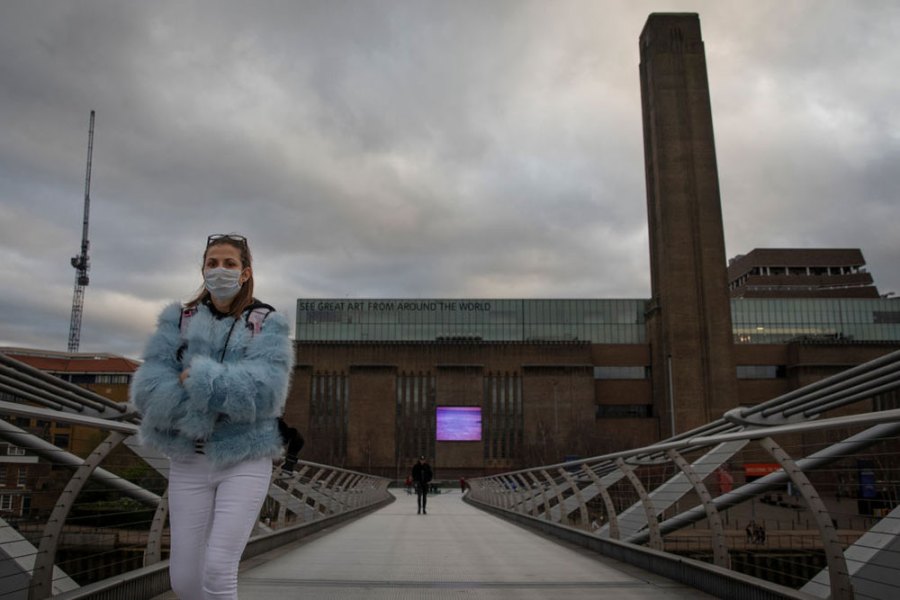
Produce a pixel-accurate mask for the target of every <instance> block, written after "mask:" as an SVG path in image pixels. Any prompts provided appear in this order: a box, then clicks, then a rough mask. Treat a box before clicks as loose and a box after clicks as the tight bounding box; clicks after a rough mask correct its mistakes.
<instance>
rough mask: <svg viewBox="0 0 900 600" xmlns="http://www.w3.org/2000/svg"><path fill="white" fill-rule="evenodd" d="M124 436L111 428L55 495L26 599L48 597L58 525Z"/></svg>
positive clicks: (62, 521) (58, 530)
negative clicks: (92, 474) (59, 492)
mask: <svg viewBox="0 0 900 600" xmlns="http://www.w3.org/2000/svg"><path fill="white" fill-rule="evenodd" d="M127 437H128V435H127V434H124V433H119V432H118V431H113V432H112V433H110V434H109V435H108V436H107V437H106V439H105V440H103V441H102V442H100V444H98V445H97V447H96V448H94V451H93V452H91V455H90V456H88V457H87V460H85V461H84V463H83V464H82V465H81V466H80V467H78V468H77V469H76V470H75V474H74V475H72V478H71V479H70V480H69V483H67V484H66V488H65V489H64V490H63V491H62V494H60V495H59V499H58V500H57V501H56V506H54V507H53V512H52V513H50V518H49V519H47V527H46V528H45V529H44V535H43V537H41V545H40V547H39V548H38V555H37V558H36V559H35V561H34V572H33V573H32V576H31V586H30V587H29V589H28V600H43V599H44V598H49V597H50V596H51V595H52V593H53V588H52V585H51V582H52V579H53V563H54V562H55V561H56V548H57V546H58V545H59V539H60V537H61V536H62V528H63V525H64V524H65V522H66V517H67V516H68V515H69V511H70V510H72V506H73V505H74V504H75V499H76V498H77V497H78V493H79V492H80V491H81V488H83V487H84V484H85V483H87V481H88V479H89V478H90V476H91V473H93V472H94V469H96V468H97V467H98V466H100V463H101V462H103V459H104V458H106V457H107V456H108V455H109V453H110V452H112V451H113V449H115V447H116V446H118V445H119V444H120V443H121V442H122V440H124V439H125V438H127Z"/></svg>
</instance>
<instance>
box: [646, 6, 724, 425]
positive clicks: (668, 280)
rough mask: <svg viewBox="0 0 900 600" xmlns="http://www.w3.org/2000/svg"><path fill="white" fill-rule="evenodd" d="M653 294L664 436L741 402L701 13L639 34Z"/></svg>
mask: <svg viewBox="0 0 900 600" xmlns="http://www.w3.org/2000/svg"><path fill="white" fill-rule="evenodd" d="M640 52H641V65H640V73H641V99H642V108H643V121H644V164H645V169H646V179H647V182H646V184H647V215H648V220H649V230H650V273H651V287H652V299H651V301H650V304H649V307H648V314H647V330H648V338H649V340H650V343H651V347H652V353H653V375H652V376H653V396H654V409H655V410H656V414H658V415H659V416H660V434H661V436H662V437H664V438H665V437H668V436H669V435H672V434H673V433H681V432H684V431H687V430H690V429H693V428H695V427H699V426H700V425H703V424H705V423H708V422H709V421H711V420H713V419H716V418H718V417H719V416H721V415H722V413H723V412H725V411H726V410H728V409H729V408H733V407H734V406H736V405H737V402H738V399H737V376H736V372H735V363H734V350H733V340H732V331H731V306H730V301H729V295H728V277H727V273H726V260H725V234H724V231H723V227H722V207H721V202H720V198H719V178H718V171H717V166H716V149H715V141H714V139H713V123H712V110H711V108H710V99H709V81H708V79H707V75H706V55H705V52H704V49H703V39H702V37H701V35H700V18H699V17H698V16H697V15H696V14H693V13H673V14H665V13H654V14H651V15H650V17H649V18H648V19H647V23H646V25H645V26H644V30H643V32H641V36H640Z"/></svg>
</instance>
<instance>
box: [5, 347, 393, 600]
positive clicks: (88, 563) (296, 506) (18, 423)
mask: <svg viewBox="0 0 900 600" xmlns="http://www.w3.org/2000/svg"><path fill="white" fill-rule="evenodd" d="M136 433H137V424H136V418H135V415H129V414H127V412H126V407H125V406H124V405H121V404H116V403H114V402H111V401H109V400H107V399H105V398H103V397H101V396H98V395H96V394H93V393H92V392H89V391H87V390H84V389H82V388H79V387H77V386H74V385H72V384H69V383H67V382H64V381H62V380H59V379H57V378H55V377H52V376H50V375H47V374H44V373H42V372H40V371H37V370H35V369H33V368H31V367H29V366H27V365H24V364H23V363H19V362H18V361H15V360H13V359H10V358H9V357H6V356H3V355H0V600H38V599H42V598H50V597H60V598H101V597H127V598H149V597H152V596H154V595H157V594H159V593H162V592H164V591H166V590H167V589H168V574H167V566H168V565H167V562H166V558H167V556H168V542H169V536H168V528H167V512H168V503H167V501H166V488H167V477H168V461H167V460H166V459H164V458H163V457H161V456H159V455H156V454H154V453H153V452H150V451H148V450H147V449H145V448H143V447H141V446H139V445H137V444H136V440H135V434H136ZM388 483H389V480H387V479H385V478H380V477H373V476H370V475H366V474H363V473H358V472H355V471H349V470H346V469H341V468H337V467H332V466H328V465H321V464H316V463H311V462H306V461H299V462H298V463H297V465H296V467H295V469H294V471H293V472H285V471H283V470H282V469H281V468H280V467H279V466H273V477H272V482H271V485H270V488H269V495H268V498H267V499H266V501H265V503H264V506H263V509H262V511H261V514H260V520H259V522H258V524H257V528H256V530H255V531H254V535H253V537H252V538H251V540H250V543H249V544H248V546H247V550H246V552H245V553H244V557H245V558H248V557H250V556H254V555H257V554H260V553H262V552H266V551H268V550H270V549H272V548H276V547H278V546H282V545H284V544H287V543H290V542H292V541H294V540H296V539H299V538H300V537H302V536H304V535H308V534H309V533H310V532H311V531H315V530H318V529H321V528H323V527H325V526H328V525H331V524H334V523H336V522H339V521H340V520H343V519H347V518H353V517H354V516H356V515H359V514H360V513H362V512H366V511H368V510H371V509H373V508H375V507H377V506H381V505H383V504H384V503H386V502H389V501H391V500H392V498H393V497H392V496H391V495H390V494H389V493H388V491H387V486H388Z"/></svg>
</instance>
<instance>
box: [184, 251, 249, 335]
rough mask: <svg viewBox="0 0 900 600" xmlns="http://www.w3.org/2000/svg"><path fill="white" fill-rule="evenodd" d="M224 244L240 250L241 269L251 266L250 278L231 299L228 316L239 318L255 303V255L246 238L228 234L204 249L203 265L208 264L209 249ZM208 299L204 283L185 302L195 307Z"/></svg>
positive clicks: (189, 306) (207, 291)
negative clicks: (251, 251) (240, 239)
mask: <svg viewBox="0 0 900 600" xmlns="http://www.w3.org/2000/svg"><path fill="white" fill-rule="evenodd" d="M222 244H228V245H229V246H231V247H233V248H237V250H238V252H240V254H241V270H243V269H246V268H247V267H250V278H249V279H247V281H245V282H244V285H242V286H241V289H240V291H239V292H238V293H237V295H236V296H235V297H234V298H233V299H232V300H231V310H229V311H228V316H230V317H234V318H235V319H237V318H239V317H240V316H241V315H242V314H243V312H244V310H246V309H247V307H248V306H250V305H251V304H253V256H252V255H251V254H250V246H249V245H248V244H247V241H246V240H244V241H239V240H237V239H233V238H231V237H228V236H222V237H219V238H217V239H214V240H212V241H210V242H209V243H208V244H207V246H206V249H205V250H204V251H203V262H202V263H201V265H205V264H206V254H207V253H208V252H209V249H210V248H212V247H213V246H221V245H222ZM200 270H201V271H202V270H203V266H201V267H200ZM207 299H209V290H207V289H206V286H205V285H202V286H201V287H200V289H199V290H198V291H197V295H196V296H194V297H193V298H192V299H191V300H190V301H188V303H187V304H185V307H187V308H193V307H194V306H197V305H198V304H201V303H205V302H206V301H207Z"/></svg>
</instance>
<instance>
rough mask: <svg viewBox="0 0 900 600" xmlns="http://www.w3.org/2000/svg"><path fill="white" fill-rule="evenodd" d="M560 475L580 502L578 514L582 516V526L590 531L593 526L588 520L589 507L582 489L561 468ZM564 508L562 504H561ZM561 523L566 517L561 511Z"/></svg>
mask: <svg viewBox="0 0 900 600" xmlns="http://www.w3.org/2000/svg"><path fill="white" fill-rule="evenodd" d="M558 470H559V474H560V475H562V476H563V479H565V480H566V481H568V482H569V487H570V488H572V493H573V494H575V499H576V500H577V501H578V512H579V514H580V515H581V526H582V527H583V528H585V529H588V530H590V528H591V524H590V519H588V511H587V505H586V504H585V503H584V496H583V495H582V493H581V489H580V488H579V487H578V483H577V482H576V481H575V478H574V477H572V475H571V474H570V473H569V472H568V471H566V470H565V469H563V468H562V467H560V468H559V469H558ZM560 506H562V504H560ZM559 518H560V521H562V519H563V518H564V515H563V514H562V512H561V511H560V517H559Z"/></svg>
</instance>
